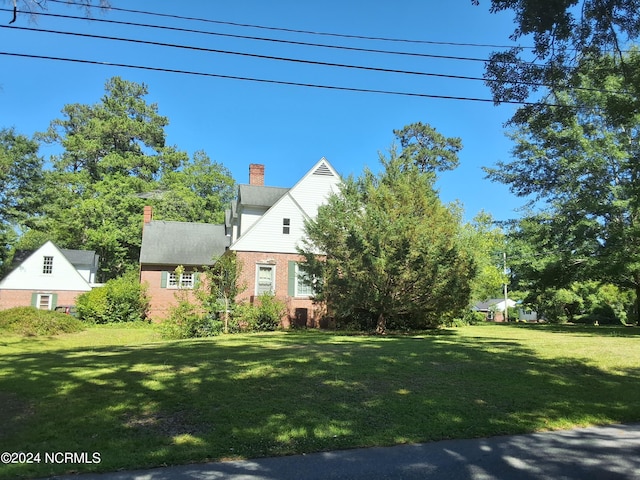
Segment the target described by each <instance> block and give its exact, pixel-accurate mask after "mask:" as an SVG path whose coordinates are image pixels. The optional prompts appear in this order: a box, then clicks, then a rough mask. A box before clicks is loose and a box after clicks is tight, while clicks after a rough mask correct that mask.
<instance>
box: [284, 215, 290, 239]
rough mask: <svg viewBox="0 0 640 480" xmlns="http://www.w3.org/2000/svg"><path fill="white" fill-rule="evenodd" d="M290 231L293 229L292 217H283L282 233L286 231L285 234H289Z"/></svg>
mask: <svg viewBox="0 0 640 480" xmlns="http://www.w3.org/2000/svg"><path fill="white" fill-rule="evenodd" d="M290 231H291V219H290V218H283V219H282V233H284V234H285V235H289V232H290Z"/></svg>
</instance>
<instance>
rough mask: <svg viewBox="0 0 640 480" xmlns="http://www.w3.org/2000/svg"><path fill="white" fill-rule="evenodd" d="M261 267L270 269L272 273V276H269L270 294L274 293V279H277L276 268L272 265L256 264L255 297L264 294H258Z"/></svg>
mask: <svg viewBox="0 0 640 480" xmlns="http://www.w3.org/2000/svg"><path fill="white" fill-rule="evenodd" d="M261 267H268V268H270V269H271V272H272V274H271V278H272V281H271V293H273V294H275V293H276V278H277V276H276V266H275V265H272V264H270V263H257V264H256V288H255V295H256V296H258V295H261V294H262V293H265V292H261V293H259V292H258V284H259V282H260V268H261Z"/></svg>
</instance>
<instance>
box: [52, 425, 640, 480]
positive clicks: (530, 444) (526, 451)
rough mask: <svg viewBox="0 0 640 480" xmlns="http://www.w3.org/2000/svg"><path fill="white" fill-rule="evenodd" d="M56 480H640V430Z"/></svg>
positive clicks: (626, 427)
mask: <svg viewBox="0 0 640 480" xmlns="http://www.w3.org/2000/svg"><path fill="white" fill-rule="evenodd" d="M54 478H57V479H64V480H130V479H135V480H169V479H171V480H187V479H188V480H193V479H197V480H214V479H215V480H218V479H231V480H315V479H318V480H320V479H322V480H347V479H349V480H365V479H366V480H379V479H394V480H395V479H398V480H404V479H407V480H410V479H421V480H424V479H427V480H429V479H434V480H435V479H438V480H449V479H455V480H466V479H469V480H493V479H497V480H506V479H518V480H539V479H549V480H573V479H575V480H590V479H593V480H608V479H611V480H622V479H640V424H635V425H612V426H607V427H592V428H583V429H578V430H567V431H560V432H549V433H536V434H530V435H514V436H504V437H493V438H483V439H475V440H447V441H442V442H434V443H423V444H416V445H401V446H397V447H386V448H367V449H355V450H341V451H336V452H324V453H315V454H309V455H296V456H291V457H280V458H264V459H257V460H247V461H236V462H221V463H208V464H203V465H187V466H177V467H167V468H157V469H152V470H140V471H134V472H119V473H108V474H99V475H74V476H64V477H54Z"/></svg>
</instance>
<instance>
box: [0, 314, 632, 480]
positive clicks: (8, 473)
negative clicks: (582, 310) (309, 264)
mask: <svg viewBox="0 0 640 480" xmlns="http://www.w3.org/2000/svg"><path fill="white" fill-rule="evenodd" d="M639 334H640V329H637V328H622V327H620V328H609V327H598V328H596V327H569V326H564V327H557V326H551V325H526V326H522V325H482V326H476V327H465V328H459V329H449V330H442V331H439V332H437V333H434V334H424V335H412V336H387V337H373V336H356V335H341V334H336V333H335V332H315V331H314V332H295V331H292V332H277V333H270V334H253V335H233V336H224V337H217V338H213V339H205V340H187V341H173V342H166V341H160V340H159V337H158V335H157V333H156V332H155V331H154V330H152V329H151V328H149V327H146V328H132V329H125V328H121V327H120V328H119V327H117V326H116V327H110V328H106V327H102V328H89V329H87V330H86V331H84V332H80V333H74V334H64V335H61V336H58V337H52V338H23V337H16V336H9V335H6V334H4V335H3V334H1V333H0V405H1V406H2V407H1V408H0V425H2V428H1V429H0V452H3V451H8V452H18V451H22V452H31V453H40V454H41V457H40V458H41V461H40V463H33V464H22V465H0V477H3V478H5V477H6V478H15V477H16V476H18V477H19V476H23V477H43V476H47V475H51V474H60V473H64V472H68V471H77V472H85V471H111V470H118V469H123V468H141V467H151V466H157V465H170V464H182V463H190V462H204V461H209V460H219V459H231V458H234V459H235V458H250V457H258V456H266V455H288V454H294V453H303V452H313V451H319V450H329V449H338V448H351V447H360V446H373V445H391V444H397V443H406V442H419V441H430V440H438V439H444V438H469V437H479V436H491V435H498V434H506V433H520V432H531V431H538V430H544V429H558V428H568V427H572V426H586V425H591V424H607V423H615V422H632V421H638V420H640V394H639V393H640V391H639V390H638V385H640V348H638V342H639V341H640V335H639ZM50 452H77V453H83V452H84V453H87V456H86V458H87V459H92V458H95V457H92V455H93V453H94V452H97V453H99V458H100V463H89V462H85V463H82V462H81V463H66V464H65V463H45V462H44V459H45V457H44V454H45V453H50ZM58 458H60V457H58Z"/></svg>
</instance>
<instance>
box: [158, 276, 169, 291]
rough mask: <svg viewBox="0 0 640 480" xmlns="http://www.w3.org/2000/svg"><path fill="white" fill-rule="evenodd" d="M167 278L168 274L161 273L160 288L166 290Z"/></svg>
mask: <svg viewBox="0 0 640 480" xmlns="http://www.w3.org/2000/svg"><path fill="white" fill-rule="evenodd" d="M168 276H169V273H168V272H162V275H161V277H160V288H167V277H168Z"/></svg>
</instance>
